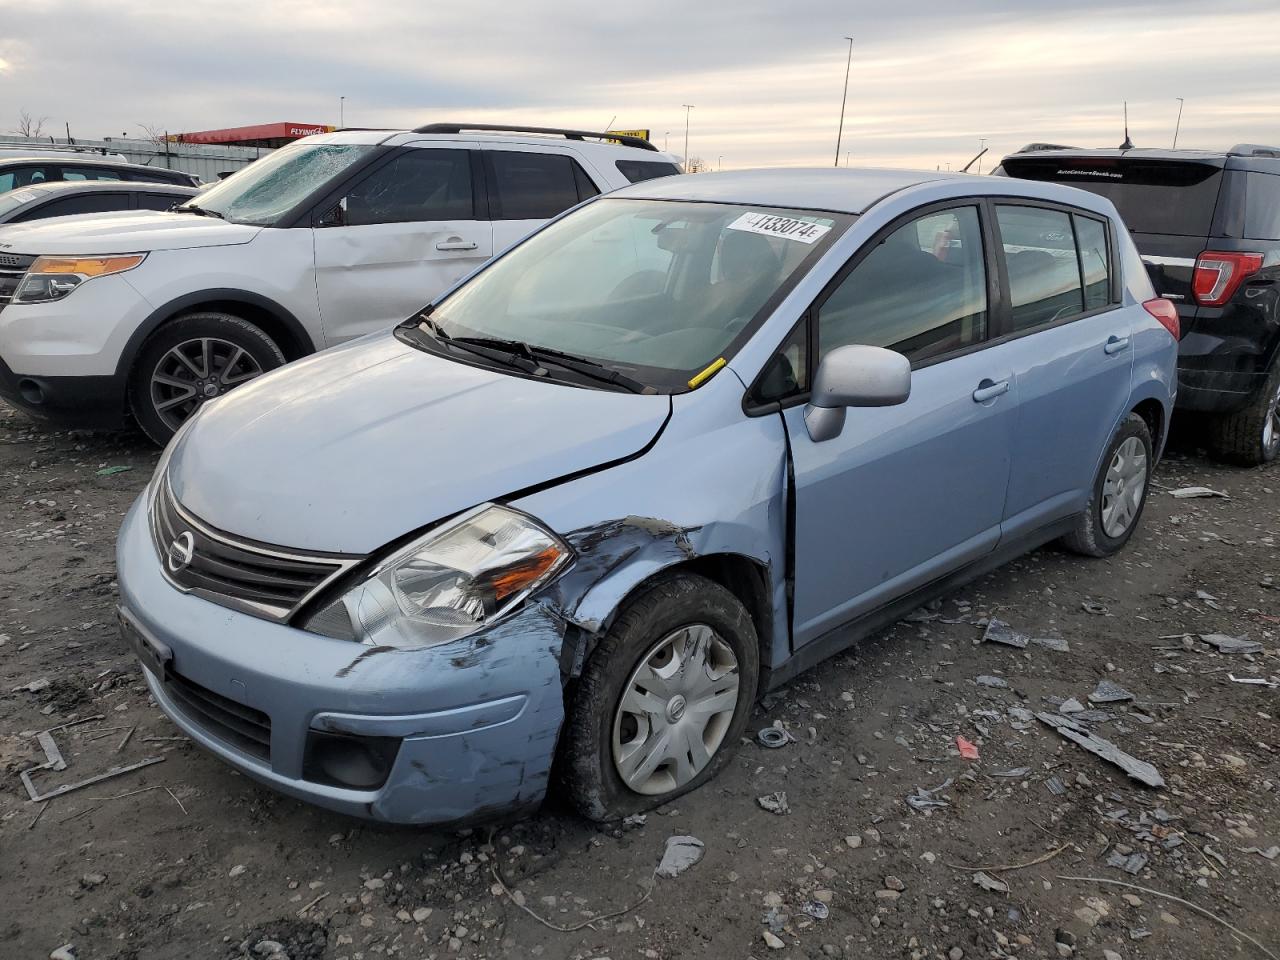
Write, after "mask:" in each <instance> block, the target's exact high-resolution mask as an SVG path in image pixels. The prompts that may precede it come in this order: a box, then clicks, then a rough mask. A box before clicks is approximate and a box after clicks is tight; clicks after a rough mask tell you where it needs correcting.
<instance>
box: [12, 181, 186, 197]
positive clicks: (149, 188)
mask: <svg viewBox="0 0 1280 960" xmlns="http://www.w3.org/2000/svg"><path fill="white" fill-rule="evenodd" d="M18 189H19V190H22V191H23V192H25V193H37V194H39V195H40V196H42V197H44V196H48V195H49V194H51V193H81V192H85V191H90V192H91V191H94V190H123V191H126V192H130V193H156V192H159V193H172V194H174V195H175V196H193V195H194V194H195V193H196V192H197V190H196V188H195V187H188V186H186V185H184V184H181V183H151V182H149V181H145V180H45V181H42V182H40V183H28V184H27V185H26V186H23V187H18Z"/></svg>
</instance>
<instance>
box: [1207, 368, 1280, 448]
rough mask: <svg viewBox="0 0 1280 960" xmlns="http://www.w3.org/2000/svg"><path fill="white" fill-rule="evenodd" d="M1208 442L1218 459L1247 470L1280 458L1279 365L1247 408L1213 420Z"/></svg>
mask: <svg viewBox="0 0 1280 960" xmlns="http://www.w3.org/2000/svg"><path fill="white" fill-rule="evenodd" d="M1209 442H1210V445H1211V446H1212V448H1213V452H1214V453H1215V454H1216V455H1217V456H1219V457H1220V458H1222V459H1223V460H1227V461H1229V462H1231V463H1238V464H1240V465H1242V466H1246V467H1254V466H1257V465H1258V464H1262V463H1270V462H1271V461H1272V460H1274V459H1275V458H1276V455H1277V454H1280V364H1277V365H1276V367H1274V368H1273V369H1272V371H1271V374H1270V375H1269V376H1268V377H1267V379H1266V381H1265V382H1264V383H1263V385H1262V387H1261V389H1259V390H1258V395H1257V396H1256V397H1254V398H1253V400H1251V401H1250V402H1249V405H1248V406H1247V407H1245V408H1244V409H1243V410H1241V411H1239V412H1238V413H1233V414H1231V415H1229V416H1225V417H1215V418H1214V419H1213V421H1212V422H1211V423H1210V425H1209Z"/></svg>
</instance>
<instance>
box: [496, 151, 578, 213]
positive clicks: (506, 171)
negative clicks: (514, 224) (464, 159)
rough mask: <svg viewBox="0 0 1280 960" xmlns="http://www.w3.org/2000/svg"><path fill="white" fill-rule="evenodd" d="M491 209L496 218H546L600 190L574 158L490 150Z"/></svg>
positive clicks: (559, 155)
mask: <svg viewBox="0 0 1280 960" xmlns="http://www.w3.org/2000/svg"><path fill="white" fill-rule="evenodd" d="M485 156H486V157H487V158H488V161H489V187H490V193H489V212H490V213H491V214H492V216H493V219H495V220H546V219H548V218H550V217H554V216H556V214H558V213H562V212H563V211H565V210H568V209H569V208H570V207H572V206H573V205H574V204H576V203H577V202H578V201H579V200H585V199H586V198H587V197H592V196H595V195H596V194H597V193H598V192H599V191H598V190H597V189H596V188H595V185H594V184H593V183H592V182H591V179H590V178H589V177H588V176H587V175H586V173H585V172H583V170H582V168H580V167H579V166H578V164H576V163H575V162H574V161H573V159H572V158H570V157H566V156H564V155H562V154H558V153H517V152H515V151H510V150H490V151H486V153H485Z"/></svg>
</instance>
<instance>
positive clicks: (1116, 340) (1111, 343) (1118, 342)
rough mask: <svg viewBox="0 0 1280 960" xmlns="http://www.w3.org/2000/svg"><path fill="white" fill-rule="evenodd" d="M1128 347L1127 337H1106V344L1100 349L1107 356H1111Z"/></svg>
mask: <svg viewBox="0 0 1280 960" xmlns="http://www.w3.org/2000/svg"><path fill="white" fill-rule="evenodd" d="M1128 346H1129V338H1128V337H1117V336H1110V337H1107V342H1106V344H1105V345H1104V346H1103V348H1102V349H1103V350H1105V351H1106V352H1107V356H1111V355H1112V354H1114V353H1119V352H1120V351H1121V350H1124V349H1126V348H1127V347H1128Z"/></svg>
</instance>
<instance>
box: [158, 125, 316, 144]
mask: <svg viewBox="0 0 1280 960" xmlns="http://www.w3.org/2000/svg"><path fill="white" fill-rule="evenodd" d="M336 129H337V127H332V126H329V125H328V124H325V123H262V124H258V125H256V126H251V127H228V128H227V129H225V130H199V131H196V132H195V133H178V134H174V135H173V136H172V137H171V139H173V140H175V141H177V142H179V143H220V144H224V145H232V144H239V145H242V146H268V145H271V144H270V143H269V141H281V140H297V139H299V138H301V137H310V136H314V135H315V134H317V133H333V131H334V130H336Z"/></svg>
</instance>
